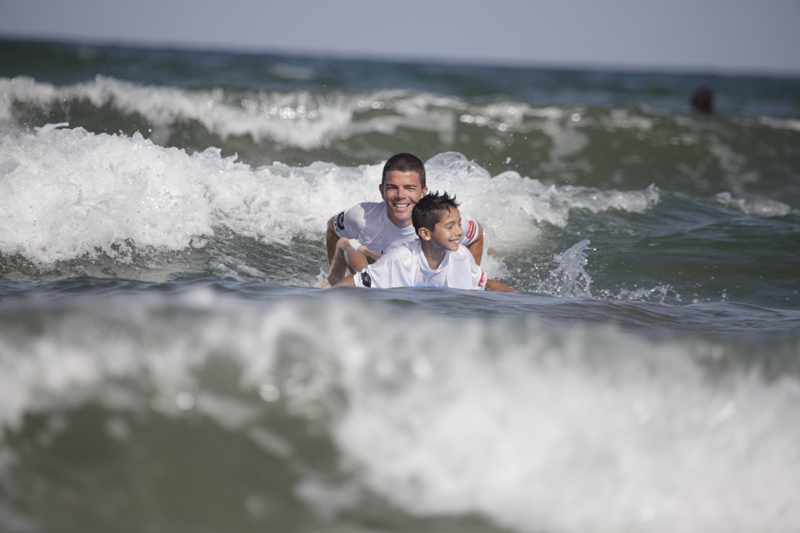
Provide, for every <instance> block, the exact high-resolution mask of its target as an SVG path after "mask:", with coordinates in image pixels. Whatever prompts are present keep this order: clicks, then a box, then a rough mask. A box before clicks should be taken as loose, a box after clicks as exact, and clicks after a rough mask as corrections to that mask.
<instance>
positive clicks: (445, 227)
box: [420, 207, 464, 252]
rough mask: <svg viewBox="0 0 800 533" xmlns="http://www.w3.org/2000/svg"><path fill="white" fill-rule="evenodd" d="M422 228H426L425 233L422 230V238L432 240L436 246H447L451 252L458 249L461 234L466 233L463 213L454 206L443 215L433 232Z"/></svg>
mask: <svg viewBox="0 0 800 533" xmlns="http://www.w3.org/2000/svg"><path fill="white" fill-rule="evenodd" d="M422 229H424V230H425V232H424V233H425V235H423V234H422V233H423V232H422V231H421V232H420V238H422V239H425V240H426V241H431V242H432V244H433V245H434V246H437V247H441V248H445V249H447V250H450V251H451V252H455V251H456V250H458V243H460V242H461V235H462V234H463V233H464V232H463V231H462V229H461V213H459V212H458V209H453V208H452V207H451V208H449V209H448V210H447V213H444V214H443V215H442V216H441V218H440V219H439V222H437V223H436V225H435V226H434V227H433V231H432V232H431V231H428V230H427V229H425V228H422ZM426 237H427V238H426Z"/></svg>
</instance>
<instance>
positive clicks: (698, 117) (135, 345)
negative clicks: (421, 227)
mask: <svg viewBox="0 0 800 533" xmlns="http://www.w3.org/2000/svg"><path fill="white" fill-rule="evenodd" d="M700 87H707V88H709V89H711V90H712V91H713V93H714V97H715V110H714V113H711V114H708V113H701V112H698V111H695V110H693V109H692V108H691V106H690V105H689V101H690V97H691V95H692V93H693V92H694V91H695V90H696V89H698V88H700ZM399 152H411V153H414V154H416V155H418V156H419V157H420V158H421V159H422V160H423V161H425V162H426V168H427V173H428V186H429V188H430V190H432V191H447V192H448V193H451V194H455V195H456V196H457V198H458V200H459V201H460V202H461V204H462V207H463V209H464V210H465V211H466V212H468V213H469V214H470V216H472V217H473V218H475V219H477V220H478V221H479V222H480V223H481V224H482V226H483V228H484V231H485V251H484V260H483V262H482V267H483V268H484V270H485V271H486V272H487V273H488V274H489V276H490V277H491V278H494V279H497V280H500V281H502V282H503V283H505V284H507V285H509V286H512V287H514V288H516V289H518V290H519V291H520V292H519V293H515V294H500V293H481V292H472V291H457V290H445V289H389V290H367V289H356V288H335V289H331V290H321V289H319V288H318V287H319V286H320V285H321V283H322V282H323V280H324V278H325V273H326V272H327V267H328V263H327V254H326V250H325V245H324V232H325V228H326V224H327V221H328V220H329V219H330V217H331V216H333V215H335V214H336V213H338V212H340V211H342V210H343V209H345V208H347V207H349V206H351V205H353V204H355V203H358V202H363V201H378V200H379V199H380V195H379V191H378V185H379V183H380V175H381V169H382V166H383V163H384V162H385V161H386V159H388V158H389V157H390V156H391V155H393V154H395V153H399ZM798 291H800V78H786V77H768V76H755V75H734V74H719V73H716V74H715V73H709V74H701V73H697V72H695V73H680V72H646V71H640V72H622V71H606V70H576V69H572V70H570V69H556V68H533V67H530V68H522V67H514V68H512V67H499V66H494V67H492V66H477V65H467V64H433V63H414V62H391V63H385V62H379V61H363V60H355V59H343V58H323V57H300V56H289V55H275V54H255V53H249V54H248V53H233V52H221V51H185V50H183V51H181V50H158V49H143V48H132V47H113V46H88V45H73V44H60V43H35V42H20V41H0V530H2V531H4V532H9V533H17V532H19V533H23V532H24V533H29V532H48V533H49V532H65V533H66V532H75V531H81V532H85V533H91V532H111V531H113V532H123V533H124V532H146V533H150V532H152V533H162V532H163V533H184V532H186V533H188V532H191V533H195V532H196V533H223V532H224V533H228V532H231V533H233V532H262V531H278V532H304V533H305V532H334V533H344V532H355V533H367V532H370V533H377V532H409V533H411V532H425V533H428V532H431V533H452V532H456V531H458V532H497V533H500V532H506V533H561V532H564V533H595V532H597V533H605V532H608V533H624V532H640V531H641V532H670V533H671V532H675V531H680V532H682V533H691V532H703V533H707V532H725V533H736V532H742V533H745V532H747V533H749V532H753V531H759V532H787V533H788V532H796V531H798V530H800V294H798Z"/></svg>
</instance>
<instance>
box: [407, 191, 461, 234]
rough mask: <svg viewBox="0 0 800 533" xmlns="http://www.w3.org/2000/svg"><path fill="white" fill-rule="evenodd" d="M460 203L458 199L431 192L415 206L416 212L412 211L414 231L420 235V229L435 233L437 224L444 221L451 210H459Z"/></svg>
mask: <svg viewBox="0 0 800 533" xmlns="http://www.w3.org/2000/svg"><path fill="white" fill-rule="evenodd" d="M458 205H459V204H458V202H456V197H455V196H453V197H452V198H451V197H450V196H449V195H448V194H447V193H446V192H443V193H442V194H439V193H438V192H430V193H428V194H426V195H425V196H423V197H422V198H421V199H420V201H419V202H417V203H416V204H415V205H414V210H413V211H411V223H412V224H414V230H415V231H416V232H417V235H419V229H420V228H426V229H428V231H433V228H435V227H436V224H438V223H439V221H440V220H441V219H442V216H444V214H445V213H447V212H448V211H450V209H458Z"/></svg>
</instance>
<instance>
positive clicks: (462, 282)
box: [353, 239, 487, 290]
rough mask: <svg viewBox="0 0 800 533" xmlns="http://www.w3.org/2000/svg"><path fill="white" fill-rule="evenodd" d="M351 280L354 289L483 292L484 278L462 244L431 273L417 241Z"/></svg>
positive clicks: (449, 253) (485, 278)
mask: <svg viewBox="0 0 800 533" xmlns="http://www.w3.org/2000/svg"><path fill="white" fill-rule="evenodd" d="M353 280H354V281H355V284H356V287H372V288H377V289H388V288H391V287H443V288H451V289H467V290H486V281H487V276H486V273H485V272H483V271H482V270H481V267H479V266H478V265H477V264H475V259H474V258H473V257H472V254H471V253H470V251H469V250H467V248H466V247H465V246H464V245H463V244H459V246H458V250H455V251H450V250H447V251H446V252H445V256H444V259H443V260H442V263H441V264H440V265H439V268H437V269H436V270H431V268H430V266H429V265H428V260H427V259H425V254H424V253H423V252H422V241H420V240H419V239H417V240H415V241H413V242H410V243H406V244H405V245H404V246H401V247H399V248H394V249H392V250H389V252H387V253H386V255H384V256H383V257H381V258H380V259H378V260H377V261H376V262H375V263H373V264H371V265H369V266H368V267H366V268H365V269H364V270H362V271H361V272H356V274H355V276H353Z"/></svg>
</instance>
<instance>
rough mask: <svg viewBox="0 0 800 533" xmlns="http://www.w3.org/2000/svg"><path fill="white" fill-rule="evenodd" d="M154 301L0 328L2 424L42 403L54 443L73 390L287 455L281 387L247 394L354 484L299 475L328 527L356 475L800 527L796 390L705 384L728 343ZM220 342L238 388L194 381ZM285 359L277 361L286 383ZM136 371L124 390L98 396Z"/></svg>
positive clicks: (485, 505) (366, 309) (532, 521)
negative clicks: (333, 486)
mask: <svg viewBox="0 0 800 533" xmlns="http://www.w3.org/2000/svg"><path fill="white" fill-rule="evenodd" d="M203 298H206V297H205V296H204V297H203ZM163 311H164V310H163V307H162V303H161V301H160V300H158V299H148V300H145V299H141V298H139V299H131V298H128V299H126V300H121V301H117V302H113V301H111V302H109V301H104V302H94V305H92V306H89V305H85V306H80V305H76V306H73V308H72V309H71V310H70V312H69V313H62V314H58V313H54V314H44V315H42V316H41V317H40V318H39V319H38V320H39V323H40V327H38V328H36V333H35V334H30V335H29V334H26V333H25V331H26V329H25V328H16V329H13V330H5V334H4V335H0V367H1V368H2V372H0V395H2V401H0V427H5V428H19V427H20V425H21V424H22V423H23V419H24V415H25V414H28V413H33V412H45V413H50V414H51V415H52V417H53V420H54V422H58V423H57V424H54V425H53V427H52V428H51V430H49V431H50V433H52V434H53V435H55V434H57V433H58V432H59V431H63V429H64V427H65V426H68V424H70V422H69V421H68V419H67V418H63V417H62V418H58V417H59V416H60V413H62V412H63V411H64V410H68V409H72V408H77V407H78V406H80V405H81V404H83V403H86V402H93V403H95V404H99V405H101V406H103V407H104V408H105V409H107V410H109V411H110V413H112V414H113V413H114V412H117V413H119V412H126V411H129V410H134V411H142V410H143V411H148V410H149V409H151V408H152V409H155V410H156V411H157V412H159V413H162V414H166V415H169V416H174V417H181V416H184V414H185V413H186V412H190V411H191V412H194V413H196V414H197V415H202V416H205V417H207V418H208V419H209V420H211V421H212V422H216V423H217V424H219V425H220V426H221V427H222V428H223V429H225V430H226V431H229V432H234V433H241V434H242V436H243V437H244V438H247V439H250V438H254V439H255V440H256V441H257V442H259V443H261V444H260V445H263V447H264V453H266V454H269V455H271V456H277V457H282V458H284V460H294V459H293V458H294V457H295V455H296V454H298V453H302V449H303V446H299V447H293V446H292V445H291V444H290V443H289V442H288V441H287V440H286V438H285V437H284V436H282V435H280V434H276V433H274V431H271V430H264V429H263V428H262V427H261V426H260V425H259V424H260V422H259V421H258V420H259V417H258V413H259V412H263V410H264V409H266V406H267V405H270V406H272V405H274V404H273V403H272V402H273V401H274V398H272V397H270V399H267V398H264V400H263V401H264V402H265V403H263V404H259V403H258V402H259V401H261V400H258V396H257V395H255V394H254V391H257V390H258V389H259V388H260V387H261V386H262V385H263V384H265V383H269V384H271V385H277V386H279V387H280V390H281V394H282V396H281V402H284V403H283V404H282V405H284V406H285V407H284V408H285V409H287V410H288V412H289V413H291V414H292V415H293V416H299V417H301V418H302V417H306V418H307V419H308V420H315V419H316V418H317V417H319V415H320V410H328V411H329V415H331V416H332V419H333V421H334V422H333V424H332V425H330V426H328V430H329V431H330V435H331V436H332V438H333V440H334V442H335V444H336V446H337V447H338V450H339V452H340V453H341V455H342V462H341V464H342V465H349V466H348V467H346V468H345V472H343V473H344V474H346V475H348V476H349V477H350V478H351V480H352V483H350V484H349V485H348V486H349V487H350V489H348V490H349V491H348V494H349V495H350V496H348V497H347V498H345V499H344V500H342V498H340V497H338V498H337V494H336V491H332V492H330V491H328V492H326V491H319V490H311V487H309V483H310V482H311V481H313V480H311V481H310V479H300V480H299V481H298V485H297V487H296V491H298V492H300V493H302V494H303V495H304V496H303V499H304V500H308V501H309V502H310V503H309V505H312V506H313V507H314V509H317V510H318V511H320V512H321V511H322V510H326V512H324V513H323V514H324V518H325V519H326V520H334V519H335V516H336V514H337V513H338V512H339V511H340V510H341V509H343V508H348V507H352V506H357V505H359V496H358V494H359V493H360V492H361V491H360V488H359V487H363V488H365V489H367V490H370V491H373V492H376V493H378V494H380V495H382V496H383V497H384V498H386V499H387V500H388V501H390V502H391V503H393V504H394V505H397V506H400V507H401V508H403V509H405V510H406V511H408V512H410V513H412V514H416V515H423V516H424V515H434V514H466V513H469V514H473V513H479V514H482V515H484V516H486V517H488V518H489V519H490V520H492V521H493V522H496V523H498V524H500V525H503V526H505V527H508V528H510V529H511V530H513V531H519V532H535V531H553V532H585V531H598V532H618V531H638V530H648V531H657V532H661V531H663V532H668V531H669V532H671V531H685V532H688V533H692V532H705V531H730V532H733V533H736V532H750V531H756V530H757V531H791V530H792V529H793V526H794V525H796V524H797V523H800V514H798V513H800V510H799V509H798V508H797V506H796V505H795V502H796V497H797V492H798V490H800V485H799V484H800V481H798V480H800V455H798V453H797V449H796V443H797V442H798V439H800V409H798V405H799V404H798V398H800V386H798V384H797V381H796V380H795V379H794V378H793V377H791V376H784V377H782V378H780V379H777V380H774V381H772V382H766V381H764V380H763V379H762V378H761V377H759V375H758V374H757V373H754V372H749V371H746V370H744V369H738V370H737V369H736V368H735V366H734V367H733V368H732V369H731V370H730V371H729V372H728V374H727V377H726V379H725V380H723V381H722V382H719V383H717V384H714V383H713V382H711V381H710V380H708V379H707V378H706V377H705V375H706V374H705V371H704V370H702V368H701V365H700V364H699V363H698V361H703V360H709V361H711V360H713V361H721V360H725V359H726V358H729V357H733V351H734V350H735V345H734V344H733V343H728V344H725V343H722V342H720V341H713V340H701V339H695V340H691V339H683V340H681V339H669V338H662V339H660V340H647V339H643V338H639V337H637V336H634V335H631V334H628V333H624V332H622V331H619V330H617V329H614V328H612V327H604V328H599V329H584V328H581V327H573V328H556V327H553V326H545V325H543V324H542V323H540V322H539V321H538V319H535V318H529V319H528V320H527V321H520V320H495V321H492V322H485V321H474V320H461V321H459V322H455V321H453V320H449V319H445V318H437V317H433V316H424V317H423V316H409V315H404V316H399V315H387V314H386V313H385V312H383V311H381V310H380V309H376V308H374V307H372V306H369V305H368V304H365V303H364V302H363V301H357V300H338V299H336V298H332V299H330V300H325V301H323V302H316V303H314V304H303V303H301V302H299V301H297V300H295V301H292V302H284V303H282V304H279V305H276V306H274V307H272V308H271V309H263V308H262V309H258V308H243V307H242V306H241V305H239V306H238V307H236V306H231V305H229V303H228V302H226V301H225V300H221V299H216V300H215V301H214V303H213V305H212V306H211V307H210V308H209V312H206V313H204V314H202V315H197V314H196V313H194V310H193V308H190V309H188V312H189V314H188V315H184V314H183V313H182V312H181V311H180V310H179V309H176V308H175V307H172V308H171V310H170V311H169V312H168V313H165V312H163ZM188 316H192V317H194V318H193V320H186V318H188ZM109 326H113V327H109ZM411 332H413V334H411ZM26 335H28V336H26ZM288 340H291V342H287V341H288ZM292 346H294V348H293V347H292ZM220 354H225V357H227V358H228V359H229V360H230V361H232V362H234V363H235V364H236V365H237V366H238V367H239V368H241V376H240V378H239V380H238V383H239V385H240V386H241V389H242V391H241V394H235V393H233V392H231V391H229V392H228V393H227V394H228V397H225V396H220V395H219V394H213V395H212V394H209V393H208V391H206V390H204V389H203V387H204V386H205V385H204V384H203V383H202V382H198V381H197V379H196V377H195V375H196V374H195V373H196V370H197V369H202V368H203V367H204V365H205V363H206V362H208V361H209V360H211V359H212V358H214V357H219V355H220ZM279 363H280V364H281V365H282V366H283V367H286V368H290V369H291V370H290V371H287V372H285V373H284V376H285V377H284V378H282V380H277V379H276V375H277V370H278V368H277V367H278V365H279ZM286 376H288V377H286ZM142 379H145V380H146V381H147V386H144V387H132V388H131V389H130V390H129V391H128V393H127V399H126V400H125V401H123V402H120V401H118V400H115V401H109V400H108V398H111V397H116V398H119V397H121V396H120V394H111V395H109V394H108V391H109V390H116V389H119V388H124V387H125V385H124V384H125V383H130V382H131V381H133V382H139V381H141V380H142ZM142 391H149V392H148V393H146V394H143V393H142ZM147 395H152V399H150V400H149V401H148V398H147ZM342 395H343V397H344V398H345V399H346V401H345V402H344V403H342V402H340V401H338V400H337V398H339V397H341V396H342ZM122 396H125V395H122ZM131 397H132V398H133V400H131ZM190 397H191V398H196V399H197V401H188V400H189V398H190ZM337 405H338V406H340V407H338V408H337V407H335V406H337ZM271 408H272V407H271ZM114 420H116V419H113V418H112V419H111V424H112V425H113V424H115V423H116V424H117V425H119V424H118V423H117V422H114ZM142 420H144V419H142ZM112 431H113V435H112V437H114V438H129V437H128V436H129V435H130V428H123V429H120V428H119V427H117V428H115V429H114V428H112ZM300 433H301V434H302V432H300ZM265 435H266V437H265ZM7 445H8V444H7V443H5V442H4V441H2V439H0V447H3V448H5V449H7V448H6V446H7ZM339 477H341V476H340V475H339ZM319 483H322V484H323V485H325V486H328V485H327V484H326V483H325V482H324V480H322V481H319ZM312 484H313V483H312ZM317 488H320V487H317ZM309 491H310V492H311V493H313V494H311V493H308V492H309ZM338 496H342V495H341V494H340V495H338ZM337 502H338V503H337ZM327 504H330V505H327ZM334 504H336V505H334Z"/></svg>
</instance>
